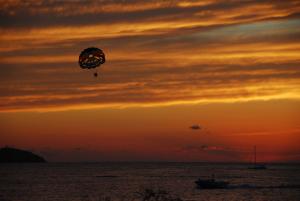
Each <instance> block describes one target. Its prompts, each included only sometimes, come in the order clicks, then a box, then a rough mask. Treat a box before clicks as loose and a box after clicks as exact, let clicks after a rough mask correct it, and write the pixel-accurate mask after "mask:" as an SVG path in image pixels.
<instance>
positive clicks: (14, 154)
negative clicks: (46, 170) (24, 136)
mask: <svg viewBox="0 0 300 201" xmlns="http://www.w3.org/2000/svg"><path fill="white" fill-rule="evenodd" d="M45 162H46V160H45V159H44V158H43V157H41V156H38V155H36V154H34V153H32V152H29V151H25V150H20V149H16V148H11V147H4V148H1V149H0V163H45Z"/></svg>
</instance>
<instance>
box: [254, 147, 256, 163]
mask: <svg viewBox="0 0 300 201" xmlns="http://www.w3.org/2000/svg"><path fill="white" fill-rule="evenodd" d="M254 166H256V145H255V146H254Z"/></svg>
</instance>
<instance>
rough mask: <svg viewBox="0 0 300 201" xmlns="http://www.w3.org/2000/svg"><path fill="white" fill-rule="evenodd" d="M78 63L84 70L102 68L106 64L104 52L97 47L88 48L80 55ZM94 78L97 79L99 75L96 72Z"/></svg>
mask: <svg viewBox="0 0 300 201" xmlns="http://www.w3.org/2000/svg"><path fill="white" fill-rule="evenodd" d="M78 63H79V66H80V67H81V68H83V69H92V68H96V67H98V66H101V65H102V64H104V63H105V55H104V52H103V51H102V50H101V49H99V48H96V47H89V48H86V49H84V50H83V51H82V52H81V53H80V55H79V61H78ZM94 76H95V77H97V76H98V73H97V72H95V73H94Z"/></svg>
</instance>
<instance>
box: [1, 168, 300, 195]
mask: <svg viewBox="0 0 300 201" xmlns="http://www.w3.org/2000/svg"><path fill="white" fill-rule="evenodd" d="M247 167H248V166H247V165H245V164H209V163H126V162H120V163H47V164H0V201H101V200H105V199H104V197H110V200H116V201H119V200H132V199H134V198H136V197H137V195H138V194H137V192H143V190H144V189H147V188H148V189H163V190H166V191H167V192H169V194H171V195H174V196H178V197H180V198H181V199H182V200H186V201H188V200H189V201H191V200H207V201H209V200H211V201H216V200H229V201H235V200H236V201H244V200H245V201H249V200H258V201H262V200H264V201H276V200H278V201H279V200H280V201H282V200H283V201H298V200H300V187H299V186H300V165H299V164H298V165H295V164H294V165H291V164H276V165H275V164H273V165H268V169H267V170H251V169H248V168H247ZM212 174H215V177H216V179H218V180H225V181H229V182H230V185H231V188H229V189H219V190H199V189H197V188H196V186H195V183H194V182H195V180H197V179H198V178H203V179H205V178H210V177H211V175H212ZM271 187H273V188H271ZM136 200H138V199H136Z"/></svg>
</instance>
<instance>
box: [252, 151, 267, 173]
mask: <svg viewBox="0 0 300 201" xmlns="http://www.w3.org/2000/svg"><path fill="white" fill-rule="evenodd" d="M248 169H252V170H265V169H267V167H266V166H265V165H263V164H257V162H256V146H254V164H253V166H250V167H249V168H248Z"/></svg>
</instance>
